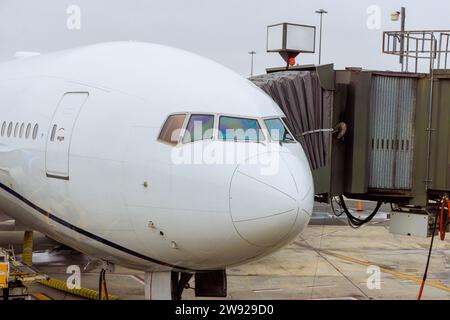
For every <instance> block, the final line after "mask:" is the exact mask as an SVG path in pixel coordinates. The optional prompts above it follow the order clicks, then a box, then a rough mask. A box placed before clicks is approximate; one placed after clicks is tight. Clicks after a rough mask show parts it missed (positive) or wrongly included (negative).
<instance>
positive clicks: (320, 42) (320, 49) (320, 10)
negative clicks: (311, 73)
mask: <svg viewBox="0 0 450 320" xmlns="http://www.w3.org/2000/svg"><path fill="white" fill-rule="evenodd" d="M316 13H318V14H320V36H319V64H321V62H322V27H323V24H322V21H323V15H324V14H327V13H328V11H325V10H324V9H319V10H317V11H316Z"/></svg>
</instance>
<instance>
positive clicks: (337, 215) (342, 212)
mask: <svg viewBox="0 0 450 320" xmlns="http://www.w3.org/2000/svg"><path fill="white" fill-rule="evenodd" d="M334 201H335V200H334V197H332V198H331V210H333V214H334V215H335V216H336V217H340V216H342V215H343V214H344V211H342V206H341V204H340V203H338V204H339V207H340V208H341V212H339V213H336V210H335V209H334V205H333V202H334Z"/></svg>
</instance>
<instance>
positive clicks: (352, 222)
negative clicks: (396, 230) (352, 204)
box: [339, 196, 383, 228]
mask: <svg viewBox="0 0 450 320" xmlns="http://www.w3.org/2000/svg"><path fill="white" fill-rule="evenodd" d="M339 200H340V202H341V206H342V209H344V212H345V214H346V215H347V218H348V222H349V224H350V226H352V227H355V228H359V227H361V226H362V225H364V224H366V223H368V222H370V221H371V220H372V219H373V217H375V215H376V214H377V213H378V210H380V207H381V205H382V204H383V202H382V201H378V202H377V206H376V207H375V209H374V211H373V212H372V213H371V214H370V215H369V216H368V217H367V218H365V219H359V218H357V217H355V216H353V215H352V214H351V213H350V211H348V208H347V206H346V205H345V201H344V197H343V196H339Z"/></svg>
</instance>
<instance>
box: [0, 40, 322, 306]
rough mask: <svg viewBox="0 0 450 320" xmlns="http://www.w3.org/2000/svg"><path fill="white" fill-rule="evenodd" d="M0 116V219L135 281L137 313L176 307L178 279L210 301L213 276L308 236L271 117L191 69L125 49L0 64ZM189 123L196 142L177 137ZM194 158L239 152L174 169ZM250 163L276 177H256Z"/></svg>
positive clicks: (245, 92) (252, 96)
mask: <svg viewBox="0 0 450 320" xmlns="http://www.w3.org/2000/svg"><path fill="white" fill-rule="evenodd" d="M0 111H1V112H0V210H1V212H3V213H4V214H7V215H8V216H10V217H12V218H14V219H15V220H16V221H18V222H20V223H22V224H23V225H26V226H28V227H29V228H30V230H31V229H33V230H37V231H39V232H42V233H44V234H45V235H48V236H49V237H51V238H53V239H55V240H56V241H58V242H61V243H63V244H65V245H67V246H70V247H72V248H75V249H76V250H79V251H80V252H83V253H85V254H87V255H90V256H93V257H96V258H98V259H101V260H103V261H106V262H108V263H110V264H113V265H114V264H118V265H123V266H127V267H130V268H135V269H139V270H143V271H145V297H146V298H147V299H171V298H175V299H178V298H181V292H182V288H184V285H185V284H186V283H187V281H188V280H189V278H190V276H191V275H192V274H195V278H196V279H195V281H196V285H195V286H196V293H197V294H198V295H209V296H224V295H226V275H225V269H226V268H227V267H230V266H235V265H240V264H245V263H247V262H249V261H253V260H255V259H259V258H261V257H263V256H266V255H268V254H271V253H273V252H275V251H276V250H278V249H280V248H281V247H283V246H285V245H286V244H288V243H290V242H291V241H292V240H293V239H295V238H296V237H297V236H298V234H299V233H300V232H301V231H302V230H304V228H305V227H306V225H307V224H308V222H309V219H310V216H311V213H312V208H313V197H314V196H313V195H314V190H313V182H312V176H311V171H310V168H309V164H308V161H307V158H306V156H305V153H304V152H303V150H302V148H301V146H300V144H299V143H298V142H296V141H295V140H294V139H293V138H292V135H291V134H290V133H289V130H288V129H287V128H286V126H285V124H284V122H283V121H282V118H283V117H284V115H283V113H282V111H281V110H280V108H279V107H278V106H277V105H276V104H275V102H274V101H273V100H272V99H271V98H269V97H268V96H267V95H266V94H265V93H263V92H262V91H261V90H259V89H258V88H257V87H256V86H254V85H253V84H252V83H250V82H249V81H247V80H246V79H244V78H243V77H241V76H239V75H237V74H235V73H234V72H232V71H230V70H228V69H226V68H225V67H223V66H220V65H219V64H217V63H215V62H212V61H210V60H207V59H205V58H202V57H199V56H197V55H194V54H191V53H188V52H185V51H182V50H178V49H173V48H169V47H165V46H160V45H153V44H146V43H138V42H115V43H104V44H97V45H92V46H87V47H81V48H77V49H72V50H66V51H61V52H56V53H51V54H45V55H37V54H35V53H30V54H29V55H27V54H26V53H21V54H20V55H17V59H15V60H12V61H8V62H4V63H2V64H0ZM198 123H200V124H202V125H203V128H206V129H211V131H210V133H208V130H203V131H202V133H203V136H200V137H199V136H195V135H192V137H190V135H189V133H192V130H193V129H192V128H193V125H194V124H198ZM232 129H243V130H246V129H256V132H257V137H256V138H255V137H250V138H249V137H248V136H245V137H243V136H242V135H241V134H233V133H232V132H233V131H231V130H232ZM275 129H276V130H279V132H280V135H279V136H277V135H274V134H273V132H274V131H275ZM228 130H229V131H230V132H231V133H230V134H229V133H228ZM238 131H239V130H238ZM198 146H200V147H203V148H216V147H219V148H222V149H223V150H227V151H226V152H228V151H230V150H236V148H238V149H239V148H246V149H251V150H250V151H249V152H248V153H247V154H245V155H240V156H239V155H238V156H236V159H235V161H234V162H230V163H225V164H224V163H219V162H217V163H190V164H189V163H178V162H177V161H176V160H177V159H178V158H180V157H178V158H177V155H180V154H182V153H183V152H184V151H186V152H187V151H189V150H192V147H198ZM249 147H250V148H249ZM253 147H257V148H253ZM275 147H277V148H275ZM203 150H204V149H203ZM274 150H276V151H274ZM259 155H263V156H264V158H265V159H266V160H269V161H272V162H274V163H275V162H276V163H277V167H276V170H275V171H274V172H272V173H270V174H267V173H264V172H263V171H264V170H263V169H264V168H263V167H264V165H263V164H262V162H260V161H251V160H252V159H253V158H255V157H258V156H259ZM178 160H179V159H178Z"/></svg>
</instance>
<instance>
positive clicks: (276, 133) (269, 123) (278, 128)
mask: <svg viewBox="0 0 450 320" xmlns="http://www.w3.org/2000/svg"><path fill="white" fill-rule="evenodd" d="M264 122H265V123H266V127H267V130H269V134H270V137H271V138H272V140H273V141H278V142H285V143H292V142H295V139H294V138H293V137H292V136H291V134H290V133H289V131H287V129H286V127H285V126H284V123H283V122H282V121H281V119H279V118H275V119H267V120H264Z"/></svg>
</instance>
